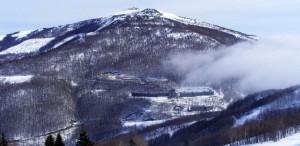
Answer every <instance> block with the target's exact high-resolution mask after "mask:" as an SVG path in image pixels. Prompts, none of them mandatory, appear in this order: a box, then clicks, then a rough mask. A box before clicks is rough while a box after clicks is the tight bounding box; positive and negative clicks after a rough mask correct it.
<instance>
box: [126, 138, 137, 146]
mask: <svg viewBox="0 0 300 146" xmlns="http://www.w3.org/2000/svg"><path fill="white" fill-rule="evenodd" d="M127 146H137V145H136V144H135V142H134V141H133V139H131V140H130V141H129V144H128V145H127Z"/></svg>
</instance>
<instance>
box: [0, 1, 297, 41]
mask: <svg viewBox="0 0 300 146" xmlns="http://www.w3.org/2000/svg"><path fill="white" fill-rule="evenodd" d="M133 6H135V7H139V8H155V9H159V10H162V11H166V12H171V13H175V14H177V15H179V16H185V17H190V18H196V19H198V20H200V21H207V22H210V23H213V24H217V25H220V26H224V27H227V28H231V29H234V30H238V31H241V32H245V33H248V34H255V35H259V36H267V35H281V34H296V35H299V34H300V0H0V34H6V33H11V32H15V31H18V30H31V29H38V28H44V27H51V26H56V25H61V24H67V23H72V22H76V21H81V20H85V19H90V18H98V17H102V16H107V15H110V14H112V13H114V12H118V11H121V10H124V9H126V8H129V7H133Z"/></svg>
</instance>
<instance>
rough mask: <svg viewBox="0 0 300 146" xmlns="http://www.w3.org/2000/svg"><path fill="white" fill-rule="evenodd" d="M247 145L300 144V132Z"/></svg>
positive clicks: (287, 145)
mask: <svg viewBox="0 0 300 146" xmlns="http://www.w3.org/2000/svg"><path fill="white" fill-rule="evenodd" d="M245 146H300V133H296V134H294V135H291V136H287V137H285V138H282V139H280V140H278V141H267V142H263V143H256V144H250V145H245Z"/></svg>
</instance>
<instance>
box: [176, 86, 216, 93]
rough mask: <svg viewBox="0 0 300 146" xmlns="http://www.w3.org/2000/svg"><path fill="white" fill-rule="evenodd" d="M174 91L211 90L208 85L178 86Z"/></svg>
mask: <svg viewBox="0 0 300 146" xmlns="http://www.w3.org/2000/svg"><path fill="white" fill-rule="evenodd" d="M175 90H176V92H207V91H213V89H212V88H210V87H193V86H190V87H180V88H176V89H175Z"/></svg>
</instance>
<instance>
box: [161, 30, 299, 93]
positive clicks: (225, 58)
mask: <svg viewBox="0 0 300 146" xmlns="http://www.w3.org/2000/svg"><path fill="white" fill-rule="evenodd" d="M165 64H166V65H167V66H168V67H171V68H172V69H173V70H175V71H177V73H179V74H183V75H184V77H185V80H184V82H183V84H193V85H195V84H196V85H203V84H206V83H213V84H219V83H222V82H225V81H230V80H235V81H236V82H235V86H236V88H237V89H238V90H240V91H242V92H243V93H253V92H257V91H261V90H266V89H274V88H286V87H289V86H293V85H297V84H300V36H295V35H294V36H291V35H289V36H288V35H286V36H272V37H268V38H265V39H261V40H260V41H258V42H255V43H240V44H237V45H234V46H232V47H228V48H221V49H218V51H206V52H203V51H202V52H195V51H189V52H184V53H182V52H181V53H177V54H172V55H171V56H170V59H169V60H167V61H166V62H165Z"/></svg>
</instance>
